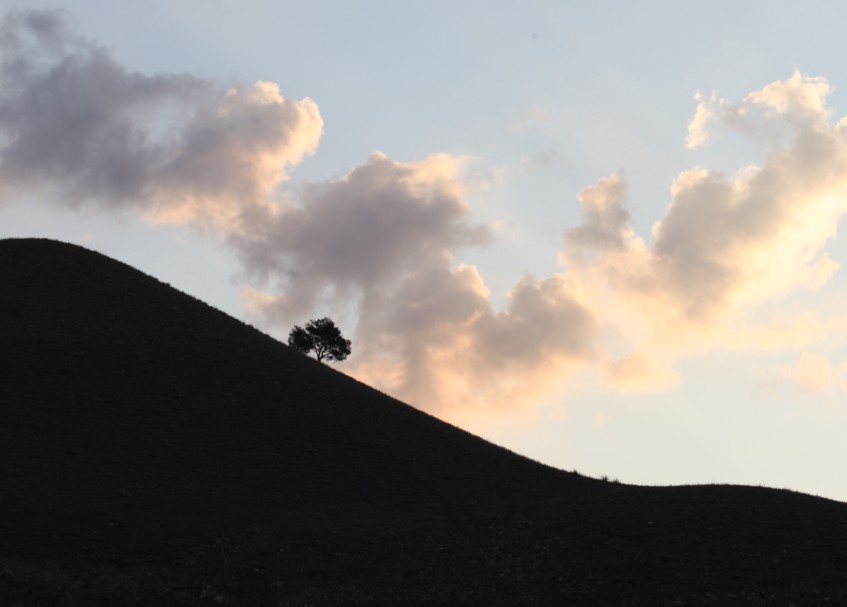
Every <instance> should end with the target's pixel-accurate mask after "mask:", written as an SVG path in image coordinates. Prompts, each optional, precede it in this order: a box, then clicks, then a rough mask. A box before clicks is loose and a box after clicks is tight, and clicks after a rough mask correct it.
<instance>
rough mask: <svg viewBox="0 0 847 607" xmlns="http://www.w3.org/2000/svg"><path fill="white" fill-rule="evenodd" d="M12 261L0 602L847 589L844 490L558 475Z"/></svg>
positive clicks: (510, 599) (270, 349) (128, 298)
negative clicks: (838, 495)
mask: <svg viewBox="0 0 847 607" xmlns="http://www.w3.org/2000/svg"><path fill="white" fill-rule="evenodd" d="M0 276H2V280H3V283H2V289H0V344H2V345H0V373H1V374H2V375H0V380H2V381H0V482H2V499H0V604H3V605H22V606H23V605H42V604H43V605H97V604H102V605H204V604H209V605H215V604H227V605H340V604H349V605H459V604H468V605H518V604H520V605H532V604H538V605H547V604H549V605H562V604H565V605H567V604H573V605H590V604H597V605H640V604H656V605H675V604H684V605H730V604H751V605H760V604H761V605H765V604H788V602H792V603H793V604H795V605H817V604H839V602H840V603H841V604H847V548H845V546H847V504H843V503H838V502H833V501H830V500H825V499H821V498H815V497H811V496H807V495H802V494H797V493H791V492H787V491H778V490H772V489H765V488H752V487H730V486H692V487H674V488H646V487H635V486H626V485H621V484H615V483H604V482H601V481H596V480H593V479H587V478H584V477H581V476H579V475H576V474H572V473H565V472H561V471H557V470H554V469H552V468H549V467H547V466H543V465H541V464H538V463H536V462H533V461H530V460H528V459H526V458H523V457H520V456H518V455H516V454H513V453H511V452H509V451H507V450H505V449H502V448H500V447H497V446H494V445H491V444H490V443H487V442H485V441H483V440H481V439H479V438H477V437H474V436H472V435H470V434H468V433H466V432H463V431H461V430H459V429H457V428H455V427H452V426H450V425H448V424H445V423H443V422H441V421H439V420H437V419H435V418H433V417H431V416H429V415H426V414H424V413H422V412H420V411H417V410H415V409H413V408H411V407H409V406H407V405H405V404H403V403H400V402H398V401H396V400H394V399H391V398H389V397H388V396H386V395H384V394H381V393H379V392H377V391H375V390H373V389H371V388H369V387H368V386H365V385H363V384H361V383H359V382H356V381H355V380H353V379H351V378H349V377H347V376H345V375H344V374H342V373H339V372H337V371H335V370H333V369H330V368H328V367H327V366H325V365H321V364H319V363H317V362H315V361H313V360H311V359H309V358H307V357H305V356H303V355H302V354H300V353H298V352H295V351H293V350H291V349H290V348H288V347H287V346H285V345H283V344H280V343H279V342H277V341H275V340H273V339H272V338H270V337H268V336H267V335H264V334H263V333H261V332H259V331H257V330H255V329H253V328H252V327H250V326H247V325H245V324H243V323H241V322H240V321H237V320H235V319H233V318H231V317H228V316H227V315H225V314H223V313H221V312H220V311H217V310H215V309H213V308H211V307H209V306H207V305H206V304H204V303H202V302H200V301H198V300H196V299H194V298H192V297H190V296H187V295H185V294H183V293H180V292H178V291H176V290H175V289H173V288H171V287H169V286H168V285H165V284H163V283H161V282H159V281H157V280H156V279H154V278H151V277H149V276H146V275H144V274H142V273H141V272H138V271H137V270H134V269H132V268H130V267H129V266H126V265H124V264H122V263H120V262H117V261H114V260H112V259H109V258H107V257H104V256H102V255H99V254H97V253H94V252H91V251H88V250H86V249H83V248H81V247H77V246H73V245H68V244H64V243H59V242H55V241H47V240H34V239H33V240H30V239H22V240H6V241H0Z"/></svg>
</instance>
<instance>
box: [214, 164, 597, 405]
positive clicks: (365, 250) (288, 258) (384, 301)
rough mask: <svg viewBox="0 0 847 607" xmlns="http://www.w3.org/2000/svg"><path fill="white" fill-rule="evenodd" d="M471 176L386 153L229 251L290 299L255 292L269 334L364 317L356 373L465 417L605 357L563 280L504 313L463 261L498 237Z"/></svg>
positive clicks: (513, 301) (526, 395)
mask: <svg viewBox="0 0 847 607" xmlns="http://www.w3.org/2000/svg"><path fill="white" fill-rule="evenodd" d="M460 165H461V162H460V161H458V160H457V159H454V158H452V157H449V156H445V155H436V156H432V157H430V158H428V159H425V160H423V161H418V162H413V163H401V162H397V161H394V160H391V159H389V158H387V157H386V156H385V155H383V154H374V155H372V156H371V158H370V159H369V160H368V161H367V162H366V163H365V164H363V165H360V166H358V167H356V168H355V169H353V170H352V171H351V172H350V173H348V175H346V176H345V177H344V178H343V179H340V180H338V181H334V182H327V183H323V184H319V185H313V186H309V187H307V188H306V189H305V190H303V192H302V196H301V197H300V200H299V202H298V204H296V205H292V206H290V207H287V208H284V209H281V210H279V211H278V212H267V213H264V214H262V215H261V216H257V217H256V218H255V222H254V223H251V224H249V229H248V230H245V232H244V233H243V234H239V235H237V236H235V237H233V238H232V239H231V243H232V244H233V246H235V247H236V249H237V250H238V251H239V252H240V254H241V259H242V262H243V264H244V267H245V268H247V270H248V272H249V274H250V275H252V276H254V277H256V279H258V280H260V281H261V282H263V283H265V284H266V285H267V286H270V287H271V290H273V291H275V292H277V293H279V295H276V296H273V295H269V294H268V293H259V292H256V291H254V290H250V291H248V292H247V297H248V302H249V305H250V306H251V308H252V310H253V311H254V313H256V312H258V313H259V314H260V315H261V317H262V319H263V322H266V323H272V324H276V325H279V326H287V325H290V323H291V322H294V321H297V322H299V321H300V320H301V319H300V316H302V315H305V314H308V313H310V311H311V310H314V309H315V308H316V307H317V306H320V305H331V302H339V301H343V302H346V305H348V306H350V305H352V306H354V307H355V312H356V313H355V316H356V318H357V328H356V336H355V340H354V341H355V342H356V344H357V348H356V349H354V355H353V357H352V358H351V361H350V364H349V365H348V369H350V372H351V373H353V374H355V375H357V376H358V377H359V378H360V379H363V380H365V381H367V382H368V383H371V384H373V385H375V386H377V387H379V388H381V389H383V390H386V391H388V392H390V393H392V394H395V395H398V396H400V397H401V398H404V399H407V400H409V401H411V402H413V403H415V404H417V405H418V406H421V407H423V408H427V409H429V410H433V411H438V412H439V413H440V414H442V415H444V416H445V417H452V418H453V419H457V418H458V416H461V415H462V413H461V412H462V410H473V411H477V412H478V411H479V410H481V409H484V408H485V407H489V408H495V409H497V408H500V409H502V410H508V409H523V408H525V407H526V406H527V404H528V403H529V402H531V399H532V398H534V397H535V396H538V395H540V394H545V393H546V392H547V391H548V390H549V389H551V388H552V387H553V386H554V385H557V384H559V383H561V381H562V378H563V377H565V376H566V375H567V373H568V371H569V369H571V368H572V367H573V366H574V365H575V363H577V362H578V361H581V360H585V359H587V358H589V357H591V356H593V355H594V344H593V336H594V327H593V319H592V317H591V314H590V313H589V312H588V311H587V310H586V309H585V307H584V306H583V305H582V304H581V302H580V301H579V299H578V297H576V296H575V295H574V294H573V293H572V292H571V291H572V288H571V285H569V284H568V281H567V279H566V278H565V277H562V276H554V277H551V278H548V279H545V280H537V279H534V278H532V277H525V278H524V279H523V280H522V281H521V282H520V283H519V284H518V285H516V286H515V288H514V289H513V291H512V292H511V293H510V295H509V304H508V306H507V308H506V309H504V310H501V311H495V310H494V309H493V308H492V306H491V303H490V301H489V292H488V290H487V288H486V286H485V284H484V281H483V279H482V277H481V276H480V275H479V272H478V271H477V268H476V267H474V266H472V265H467V264H455V263H454V260H453V259H454V255H455V254H456V252H457V251H459V250H461V249H462V248H465V247H471V246H479V245H483V244H485V243H487V242H488V241H489V240H490V239H491V237H492V231H491V229H490V228H488V227H487V226H483V225H478V224H474V223H473V222H471V221H470V220H469V214H470V209H469V208H468V207H467V206H466V205H465V204H464V203H463V201H462V192H463V187H462V184H461V182H460V181H459V180H458V174H459V172H460V171H459V170H460Z"/></svg>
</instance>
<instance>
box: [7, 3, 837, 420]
mask: <svg viewBox="0 0 847 607" xmlns="http://www.w3.org/2000/svg"><path fill="white" fill-rule="evenodd" d="M0 51H2V57H0V85H2V88H0V202H7V203H9V202H12V201H17V200H20V199H31V198H32V196H33V195H34V194H39V195H46V196H43V197H44V198H45V199H47V200H50V201H52V202H53V203H54V204H61V205H66V206H70V207H83V206H86V207H93V208H100V209H109V210H128V211H133V212H135V213H137V214H138V215H140V216H142V217H144V218H145V219H146V220H147V221H151V222H153V223H171V224H185V225H189V226H192V227H195V228H201V229H205V230H207V231H208V232H209V233H211V234H214V235H215V236H216V237H217V238H219V239H220V240H221V242H224V243H226V245H227V246H229V247H231V250H232V251H234V253H235V254H236V255H237V256H238V259H239V260H240V262H241V264H242V267H243V278H244V279H245V281H247V282H249V284H248V285H245V286H244V288H243V294H244V299H245V306H246V308H247V310H248V312H249V313H250V314H252V315H254V317H255V318H258V319H260V321H261V322H262V323H263V324H265V325H266V326H267V327H272V326H273V327H280V328H283V329H284V330H286V331H287V329H288V328H289V327H290V326H291V324H292V323H299V322H303V321H304V320H305V319H306V318H308V317H312V316H314V315H316V313H317V312H318V311H319V310H320V312H321V315H323V314H324V313H332V314H333V315H335V314H336V313H337V314H341V315H342V316H344V318H345V319H346V320H347V326H349V327H351V328H352V332H353V333H354V353H353V356H352V357H351V359H350V360H349V361H348V363H347V365H346V367H345V368H346V369H347V370H348V372H350V373H352V374H354V375H356V376H357V377H359V378H360V379H363V380H365V381H368V382H369V383H372V384H374V385H376V386H377V387H380V388H382V389H384V390H387V391H389V392H391V393H392V394H395V395H397V396H399V397H401V398H403V399H406V400H408V401H410V402H412V403H413V404H415V405H417V406H419V407H421V408H424V409H428V410H430V411H435V412H437V413H439V414H440V415H442V416H444V417H446V418H449V419H452V420H453V421H462V422H465V423H473V420H474V419H480V418H483V417H486V416H490V415H492V413H496V414H499V415H509V414H513V413H517V414H523V413H525V412H527V411H530V410H531V409H532V407H533V406H534V405H535V404H537V403H539V402H542V401H544V400H546V399H549V398H551V397H552V396H555V395H557V394H559V393H561V391H562V390H564V389H565V385H566V382H567V380H568V378H569V377H571V376H572V375H573V374H574V373H575V372H576V371H577V370H579V369H582V368H585V367H586V366H590V367H594V368H597V369H599V370H600V371H601V373H602V377H604V378H605V379H606V380H607V381H608V382H609V384H610V386H613V387H615V388H616V389H623V390H643V389H650V388H662V387H666V386H669V385H672V384H673V383H675V382H677V381H682V378H680V377H679V376H678V375H677V373H676V372H675V371H674V369H673V364H674V361H675V360H677V359H678V358H679V357H680V356H685V355H689V354H692V353H694V354H696V353H699V352H702V351H704V350H709V349H716V348H730V349H736V350H739V351H744V352H755V351H762V350H764V351H780V350H781V349H782V350H784V349H797V348H802V349H805V350H809V349H811V348H813V347H815V345H816V344H818V343H819V342H820V340H821V339H825V336H826V335H827V334H828V333H830V332H831V331H832V328H833V327H836V326H838V327H843V319H842V320H840V321H839V320H838V319H831V318H818V317H815V316H814V315H803V316H798V317H794V318H791V319H788V320H786V319H782V320H779V319H778V320H776V321H774V320H773V319H771V320H767V319H764V320H759V319H757V320H756V322H755V323H753V322H751V320H750V319H751V318H756V317H757V314H758V313H759V311H760V310H761V309H762V306H763V304H768V303H772V302H777V301H779V300H780V299H781V298H783V297H785V296H786V295H788V294H791V293H793V292H796V291H798V290H814V289H819V288H821V287H822V286H823V285H825V284H827V282H828V281H829V280H830V278H831V276H832V275H833V273H834V272H835V271H836V270H837V268H838V264H837V262H835V261H834V260H832V259H831V258H830V257H829V256H828V255H827V252H826V245H827V243H828V242H829V241H830V240H831V239H832V238H833V237H834V236H835V234H836V229H837V225H838V221H839V220H840V219H841V218H842V217H843V216H844V214H845V212H847V122H845V121H844V120H842V121H841V122H836V123H835V124H834V125H833V124H832V117H831V110H830V109H829V107H828V105H827V96H828V94H829V93H830V91H831V87H830V86H829V84H828V83H827V82H826V80H824V79H823V78H812V77H809V76H806V75H803V74H801V73H799V72H795V73H794V74H792V75H791V76H790V77H789V78H788V79H786V80H783V81H778V82H774V83H771V84H768V85H766V86H764V87H762V88H761V89H759V90H758V91H754V92H752V93H750V94H749V95H747V96H746V97H744V98H743V99H742V100H741V101H740V102H737V103H731V102H728V101H726V100H724V99H721V98H720V97H718V96H717V94H712V95H711V96H710V97H709V99H708V100H705V99H704V98H703V96H702V95H700V94H698V96H697V97H696V99H697V103H698V105H697V110H696V113H695V116H694V118H693V119H692V121H691V122H690V123H689V125H688V140H687V144H688V146H689V147H696V146H698V145H702V144H703V143H704V142H705V141H707V139H708V135H707V133H708V132H709V131H708V129H709V127H710V125H711V126H714V125H718V126H722V127H723V128H724V129H731V130H735V131H737V132H739V133H741V134H742V135H743V136H745V137H748V138H750V139H752V140H755V141H759V142H765V143H766V144H767V152H766V154H765V156H764V158H763V159H762V161H761V163H760V164H757V165H751V166H747V167H743V168H742V169H740V170H739V171H738V172H737V173H736V174H734V175H726V174H724V173H720V172H717V171H709V170H706V169H702V168H694V169H691V170H688V171H684V172H682V173H680V174H679V175H678V176H677V177H676V179H675V180H674V182H673V184H672V187H671V192H670V201H669V204H668V207H667V210H666V212H665V213H664V215H663V216H662V217H661V218H660V219H659V220H658V221H657V222H656V223H655V225H654V226H653V230H652V233H651V234H650V235H649V236H650V237H651V238H650V239H648V238H647V235H639V234H637V233H636V232H635V230H634V229H633V226H632V215H631V213H630V211H629V209H628V208H627V205H626V197H627V183H626V179H625V178H624V175H623V174H622V173H614V174H611V175H609V176H606V177H604V178H602V179H600V180H598V181H597V183H595V184H593V185H591V186H589V187H587V188H584V189H583V190H582V191H580V192H579V194H578V196H577V200H578V202H579V205H580V208H581V211H582V219H581V221H580V223H579V224H578V225H576V226H573V227H570V228H567V229H565V230H564V231H563V234H562V242H561V250H560V252H559V262H560V266H561V267H560V269H559V271H557V272H556V273H554V274H552V275H551V276H547V277H541V278H537V277H533V276H524V277H523V278H521V279H520V280H519V281H518V282H517V284H515V285H514V286H513V288H512V289H511V290H510V292H509V293H508V296H507V298H506V301H505V304H504V305H503V306H502V307H499V308H498V307H495V306H494V305H493V304H492V298H491V296H490V293H489V291H488V288H487V286H486V284H485V281H484V278H483V276H482V275H481V274H480V272H479V269H478V268H477V267H475V266H473V265H471V264H467V263H462V258H461V255H462V253H463V252H464V251H466V250H467V249H469V248H473V247H481V246H485V245H486V244H488V243H489V242H491V240H492V239H493V238H494V237H495V235H496V230H495V229H492V227H490V226H487V225H484V224H481V223H479V222H477V221H475V220H474V218H473V214H472V212H471V209H470V208H469V206H468V205H467V204H466V202H465V194H466V189H467V188H468V187H471V188H473V187H474V173H473V171H468V170H467V164H468V161H467V159H465V158H462V157H456V156H452V155H448V154H433V155H430V156H428V157H426V158H423V159H421V160H416V161H410V162H401V161H398V160H395V159H391V158H389V157H387V156H386V155H384V154H381V153H379V152H376V153H374V154H372V155H371V156H370V157H369V158H368V159H367V160H366V161H364V162H363V163H362V164H360V165H358V166H356V167H354V168H352V169H351V170H350V171H349V172H348V173H347V175H345V176H344V177H343V178H341V179H335V180H330V181H326V182H322V183H306V184H303V185H301V186H299V187H298V188H297V189H296V190H295V189H290V190H288V191H286V194H287V196H288V197H287V198H283V197H282V196H281V195H280V191H279V188H280V185H281V184H283V183H284V182H285V180H286V179H287V178H288V173H289V172H290V171H291V170H292V169H293V168H294V167H296V166H297V165H298V164H299V163H301V162H302V161H303V159H304V157H305V156H307V155H308V154H311V153H313V152H315V150H316V149H317V146H318V143H319V141H320V137H321V134H322V131H323V122H322V119H321V116H320V112H319V109H318V106H317V104H315V102H314V101H312V100H311V99H308V98H305V99H302V100H299V101H298V100H291V99H287V98H285V97H284V96H283V95H282V94H281V92H280V90H279V87H278V86H277V85H276V84H274V83H272V82H264V81H260V82H258V83H256V84H255V85H252V86H247V85H243V84H235V85H233V86H229V87H223V86H220V85H218V84H216V83H214V82H210V81H207V80H203V79H200V78H196V77H194V76H191V75H188V74H164V75H154V76H149V75H144V74H139V73H136V72H132V71H130V70H127V69H125V68H123V67H121V66H120V65H118V64H117V63H116V62H115V61H114V60H113V59H112V58H111V57H110V55H109V53H108V52H106V51H105V50H104V49H102V48H101V47H99V46H98V45H97V44H95V43H93V42H91V41H89V40H86V39H84V38H82V37H80V36H78V35H76V34H75V33H74V32H73V31H72V30H71V29H70V28H69V27H68V25H67V23H66V21H65V19H64V16H63V15H62V14H61V13H58V12H44V11H12V12H10V13H7V15H6V17H5V18H4V19H3V21H2V23H0ZM530 118H531V119H532V120H533V121H536V122H538V121H539V120H542V119H543V118H544V117H543V116H540V115H539V116H534V117H533V116H531V117H530ZM556 161H557V157H556V156H555V155H552V154H547V155H541V156H538V157H536V158H532V159H528V160H526V161H524V162H522V163H521V165H520V166H519V167H517V168H515V169H513V170H512V172H511V173H508V172H507V173H508V175H506V177H509V176H513V175H521V174H524V173H526V172H528V171H531V170H537V169H539V168H545V167H548V166H551V165H552V164H554V163H555V162H556ZM477 177H479V176H477ZM483 177H485V178H486V179H488V177H486V176H485V175H483ZM497 178H503V177H502V176H501V177H497ZM480 179H482V178H480ZM491 180H494V181H496V179H495V177H491ZM478 181H479V179H478ZM483 181H484V179H483ZM835 368H836V367H833V365H832V364H831V363H830V364H829V366H827V361H826V359H823V358H821V357H815V355H812V354H804V356H803V357H802V358H801V360H800V361H799V363H798V364H797V365H795V366H793V367H791V369H790V370H785V371H784V372H781V374H780V375H779V376H780V377H781V378H782V379H783V380H785V381H787V380H789V379H790V380H791V381H794V382H796V383H798V384H799V385H801V386H803V387H804V388H805V389H808V390H820V389H826V386H830V385H834V383H837V379H836V378H835V377H836V375H837V373H836V371H835ZM839 368H840V367H839Z"/></svg>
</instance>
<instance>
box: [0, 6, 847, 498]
mask: <svg viewBox="0 0 847 607" xmlns="http://www.w3.org/2000/svg"><path fill="white" fill-rule="evenodd" d="M0 11H2V13H3V15H4V16H3V18H2V24H0V85H2V86H0V237H4V238H5V237H22V236H43V237H50V238H56V239H60V240H63V241H67V242H72V243H78V244H82V245H84V246H86V247H89V248H91V249H94V250H97V251H100V252H102V253H104V254H106V255H109V256H111V257H114V258H116V259H120V260H122V261H125V262H127V263H129V264H131V265H133V266H135V267H137V268H139V269H141V270H142V271H144V272H146V273H148V274H151V275H153V276H155V277H157V278H159V279H160V280H163V281H165V282H168V283H170V284H171V285H173V286H174V287H176V288H178V289H180V290H182V291H185V292H187V293H190V294H192V295H194V296H196V297H198V298H200V299H202V300H204V301H206V302H208V303H209V304H211V305H213V306H215V307H217V308H220V309H221V310H224V311H225V312H227V313H229V314H231V315H232V316H235V317H237V318H240V319H244V320H246V321H248V322H250V323H251V324H253V325H255V326H257V327H259V328H260V329H261V330H263V331H265V332H267V333H269V334H271V335H273V336H275V337H277V338H278V339H280V340H281V341H285V340H286V337H287V335H288V331H289V330H290V329H291V327H292V326H293V325H294V324H303V323H304V322H306V321H307V320H309V319H311V318H318V317H321V316H330V317H332V318H333V319H335V320H336V322H337V323H338V325H339V326H340V327H341V329H342V332H343V333H344V334H345V335H346V336H347V337H349V338H350V339H351V340H352V342H353V355H352V356H351V357H350V358H349V359H348V360H346V361H344V362H343V363H340V364H338V365H337V368H338V369H339V370H341V371H343V372H344V373H347V374H349V375H352V376H354V377H356V378H358V379H360V380H362V381H364V382H367V383H369V384H371V385H373V386H375V387H377V388H378V389H380V390H383V391H385V392H388V393H389V394H392V395H394V396H396V397H398V398H400V399H402V400H404V401H406V402H408V403H410V404H412V405H414V406H415V407H418V408H420V409H422V410H424V411H427V412H429V413H431V414H433V415H435V416H437V417H440V418H441V419H444V420H446V421H449V422H451V423H453V424H456V425H458V426H460V427H462V428H465V429H467V430H469V431H471V432H473V433H475V434H478V435H480V436H483V437H485V438H487V439H489V440H491V441H493V442H495V443H498V444H501V445H504V446H506V447H508V448H509V449H512V450H513V451H516V452H518V453H521V454H523V455H527V456H529V457H531V458H534V459H536V460H539V461H542V462H544V463H547V464H550V465H552V466H555V467H558V468H562V469H566V470H578V471H579V472H581V473H583V474H587V475H591V476H601V475H607V476H609V477H611V478H618V479H620V480H621V481H623V482H628V483H636V484H650V485H668V484H692V483H713V482H719V483H735V484H750V485H767V486H773V487H779V488H788V489H792V490H796V491H803V492H806V493H811V494H816V495H821V496H825V497H829V498H833V499H838V500H842V501H847V474H845V473H844V471H843V462H845V461H847V441H845V440H844V437H845V436H847V405H845V396H847V346H846V345H845V337H847V312H845V310H847V306H845V303H847V278H845V269H844V268H842V267H841V266H842V265H843V264H844V262H845V261H847V244H845V241H844V238H843V236H842V235H841V234H840V231H842V230H843V228H844V221H843V218H844V215H845V214H847V120H843V117H844V116H846V115H847V98H845V96H844V93H843V92H842V91H844V90H847V65H845V64H844V61H843V48H842V47H843V44H842V42H841V41H842V38H843V36H842V31H841V30H842V28H841V25H840V24H842V23H844V21H845V18H847V14H845V13H847V8H844V7H843V6H842V3H838V2H815V1H810V2H805V3H802V4H798V3H789V2H755V1H750V2H732V3H730V2H711V3H705V4H704V3H693V2H670V1H666V2H659V1H653V2H649V1H646V2H639V3H633V2H595V3H590V4H588V3H577V2H552V1H551V2H542V1H538V2H524V3H520V6H519V5H518V3H506V2H491V1H487V2H475V1H465V2H455V1H452V2H440V1H434V2H428V3H418V4H412V3H397V2H349V3H337V2H320V1H318V2H309V3H302V2H301V3H291V2H257V1H254V2H250V1H242V2H239V3H238V4H237V6H236V4H235V3H230V2H221V1H214V0H212V1H210V0H204V1H199V0H197V1H195V0H181V1H180V2H172V1H163V0H151V1H149V2H145V3H143V5H142V4H140V3H128V2H126V3H125V2H114V3H103V2H97V1H94V0H75V1H74V2H67V1H66V2H52V3H50V2H41V1H40V0H28V2H27V3H26V8H24V7H22V6H21V5H16V4H14V3H12V2H6V1H5V0H0Z"/></svg>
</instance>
